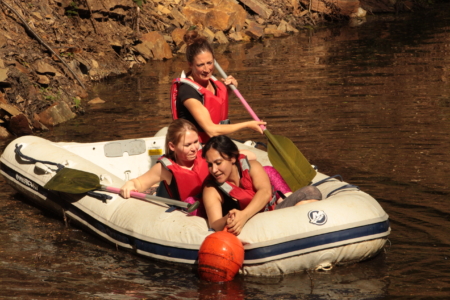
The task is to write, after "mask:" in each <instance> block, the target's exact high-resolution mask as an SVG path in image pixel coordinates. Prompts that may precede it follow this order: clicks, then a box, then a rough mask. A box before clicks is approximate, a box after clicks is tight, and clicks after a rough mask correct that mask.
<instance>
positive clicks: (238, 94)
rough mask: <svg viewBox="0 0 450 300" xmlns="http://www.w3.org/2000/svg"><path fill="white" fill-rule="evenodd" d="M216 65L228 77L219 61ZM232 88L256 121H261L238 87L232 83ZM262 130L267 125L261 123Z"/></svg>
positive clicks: (221, 74)
mask: <svg viewBox="0 0 450 300" xmlns="http://www.w3.org/2000/svg"><path fill="white" fill-rule="evenodd" d="M214 66H215V67H216V69H217V71H219V73H220V76H222V77H223V78H227V77H228V76H227V74H226V73H225V72H224V71H223V69H222V68H221V67H220V65H219V63H218V62H217V61H216V60H214ZM230 87H231V89H232V90H233V92H234V94H235V95H236V96H237V97H238V98H239V100H241V102H242V105H244V107H245V109H246V110H247V111H248V113H249V114H250V115H251V116H252V118H253V120H255V121H261V120H260V119H259V118H258V116H257V115H256V114H255V112H254V111H253V109H252V108H251V107H250V105H248V103H247V101H245V99H244V97H243V96H242V95H241V93H240V92H239V91H238V89H237V88H236V87H235V86H234V84H230ZM259 126H260V127H261V129H262V130H266V126H264V125H259Z"/></svg>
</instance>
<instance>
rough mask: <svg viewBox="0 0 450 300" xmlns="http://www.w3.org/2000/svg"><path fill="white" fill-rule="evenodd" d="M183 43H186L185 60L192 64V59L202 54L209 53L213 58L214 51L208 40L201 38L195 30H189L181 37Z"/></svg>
mask: <svg viewBox="0 0 450 300" xmlns="http://www.w3.org/2000/svg"><path fill="white" fill-rule="evenodd" d="M183 41H184V42H185V43H186V45H187V48H186V59H187V61H188V62H190V63H193V62H194V57H196V56H197V55H198V54H200V53H202V52H209V53H211V54H212V56H213V58H214V51H213V49H212V47H211V45H210V44H209V42H208V40H207V39H206V38H204V37H203V36H201V35H200V34H199V33H198V32H197V31H196V30H189V31H188V32H186V33H185V35H184V36H183Z"/></svg>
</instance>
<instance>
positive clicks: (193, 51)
mask: <svg viewBox="0 0 450 300" xmlns="http://www.w3.org/2000/svg"><path fill="white" fill-rule="evenodd" d="M184 41H185V43H186V44H187V49H186V59H187V61H188V65H189V72H188V73H187V74H186V78H177V79H175V80H174V82H173V84H172V88H171V93H170V94H171V95H170V97H171V107H172V116H173V118H174V119H179V118H181V119H186V120H188V121H190V122H192V123H193V124H194V125H195V126H196V127H197V129H198V131H199V139H200V142H201V143H206V142H207V141H208V140H209V138H210V137H212V136H216V135H221V134H230V133H233V132H235V131H238V130H241V129H244V128H249V129H253V130H255V131H257V132H259V133H261V134H262V129H261V128H260V126H259V125H266V122H263V121H248V122H242V123H237V124H230V123H229V120H228V90H227V88H226V86H225V85H230V84H234V85H235V86H237V81H236V79H234V78H233V77H232V76H228V78H226V79H223V81H224V84H225V85H224V84H223V83H222V82H220V81H218V80H217V79H216V78H214V77H213V76H212V74H213V71H214V52H213V49H212V47H211V45H210V44H209V43H208V41H207V40H206V39H205V38H204V37H202V36H200V35H199V34H198V32H197V31H195V30H190V31H188V32H187V33H186V34H185V35H184Z"/></svg>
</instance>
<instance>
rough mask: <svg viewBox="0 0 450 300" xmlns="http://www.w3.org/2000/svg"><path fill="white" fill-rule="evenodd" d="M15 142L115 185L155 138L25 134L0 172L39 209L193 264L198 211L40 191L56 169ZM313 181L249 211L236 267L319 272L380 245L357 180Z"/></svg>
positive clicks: (201, 222) (137, 167)
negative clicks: (315, 193)
mask: <svg viewBox="0 0 450 300" xmlns="http://www.w3.org/2000/svg"><path fill="white" fill-rule="evenodd" d="M112 143H115V144H112ZM16 144H17V145H22V148H21V151H22V153H23V154H25V155H27V156H29V157H33V158H34V159H37V160H44V161H52V162H56V163H60V164H62V165H64V166H66V167H70V168H74V169H79V170H83V171H87V172H91V173H94V174H97V175H98V176H99V178H100V181H101V184H104V185H109V186H115V187H120V186H122V185H123V184H124V182H125V181H126V180H128V179H129V178H134V177H136V176H139V175H141V174H143V173H144V172H145V171H146V170H148V168H149V167H151V166H152V165H153V164H154V163H155V162H156V160H157V158H158V157H159V155H160V154H161V151H162V149H163V145H164V138H163V137H152V138H145V139H139V140H127V141H120V142H101V143H89V144H81V143H53V142H50V141H48V140H45V139H42V138H39V137H35V136H25V137H21V138H18V139H16V140H14V141H13V142H12V143H11V144H10V145H8V146H7V148H6V149H5V151H4V152H3V154H2V156H1V159H0V167H1V173H2V175H3V176H4V177H5V179H6V181H7V182H8V183H9V184H10V185H11V186H13V187H14V188H15V189H16V190H17V191H18V192H20V193H22V194H24V195H25V196H27V197H28V198H30V199H32V200H33V201H34V202H36V203H37V204H38V205H40V206H41V207H43V208H44V209H47V210H51V211H53V212H56V213H59V214H61V215H63V216H64V217H65V218H67V219H69V220H70V221H71V223H76V224H77V225H80V226H82V227H84V228H88V229H89V230H90V231H92V232H93V233H95V234H96V235H98V236H99V237H102V238H104V239H106V240H108V241H110V242H112V243H114V244H116V245H118V246H120V247H123V248H126V249H129V250H130V251H133V252H135V253H137V254H140V255H144V256H148V257H152V258H156V259H161V260H165V261H169V262H176V263H183V264H191V265H195V264H196V263H197V258H198V250H199V248H200V245H201V243H202V242H203V240H204V239H205V238H206V237H207V236H208V235H209V234H211V231H209V230H208V224H207V221H206V220H205V219H203V218H200V217H196V216H188V215H187V214H186V213H185V212H183V211H181V210H170V209H169V207H168V206H167V205H165V204H163V203H158V202H156V201H155V202H153V203H148V202H145V201H141V200H138V199H123V198H122V197H120V196H119V195H115V194H111V193H107V192H100V191H98V193H102V194H106V195H108V196H110V197H111V199H109V200H106V201H102V200H99V199H97V198H94V197H91V196H89V195H86V194H81V195H70V194H65V193H60V192H54V191H49V190H46V189H44V188H43V186H44V185H45V184H46V183H47V182H48V181H49V180H50V179H51V178H52V177H53V176H54V175H55V174H56V173H55V171H54V170H52V169H54V168H53V167H52V166H49V165H46V164H40V163H33V162H30V161H27V160H26V159H23V158H21V157H20V156H19V155H17V154H16V153H15V151H14V150H15V147H16V146H15V145H16ZM136 145H138V146H136ZM239 147H240V148H246V149H249V150H251V151H254V152H255V154H257V156H258V159H259V160H260V161H262V162H263V164H266V165H267V164H270V162H268V159H267V156H266V154H265V152H264V151H261V150H258V149H256V148H252V147H248V146H246V145H243V144H239ZM122 150H123V151H122ZM121 151H122V152H121ZM322 180H325V182H324V183H322V184H320V185H318V186H317V187H318V188H319V189H320V190H321V192H322V195H324V196H327V198H326V199H324V200H322V201H318V202H313V203H309V204H305V205H300V206H296V207H290V208H285V209H281V210H276V211H271V212H264V213H259V214H257V215H255V216H254V217H253V218H251V219H250V220H249V221H248V222H247V224H246V226H245V227H244V229H243V230H242V233H241V234H240V235H239V239H240V240H241V241H242V242H243V244H244V249H245V258H244V265H243V267H242V269H241V270H240V272H241V273H243V274H246V275H254V276H275V275H280V274H288V273H293V272H300V271H302V270H309V269H323V270H328V269H331V268H332V267H333V266H334V265H336V264H343V263H350V262H356V261H361V260H365V259H367V258H370V257H372V256H374V255H376V254H377V253H378V252H379V251H380V250H381V249H382V248H383V246H384V244H385V242H386V239H387V237H388V235H389V233H390V225H389V219H388V215H387V214H386V213H385V212H384V210H383V209H382V208H381V206H380V205H379V203H378V202H377V201H376V200H375V199H374V198H373V197H371V196H370V195H368V194H367V193H364V192H362V191H360V190H359V189H358V188H357V187H354V186H351V185H348V184H347V183H345V182H341V181H340V180H338V179H336V178H329V177H328V176H326V175H325V174H322V173H320V172H318V173H317V176H316V177H315V178H314V180H313V182H319V181H322ZM342 187H343V188H342Z"/></svg>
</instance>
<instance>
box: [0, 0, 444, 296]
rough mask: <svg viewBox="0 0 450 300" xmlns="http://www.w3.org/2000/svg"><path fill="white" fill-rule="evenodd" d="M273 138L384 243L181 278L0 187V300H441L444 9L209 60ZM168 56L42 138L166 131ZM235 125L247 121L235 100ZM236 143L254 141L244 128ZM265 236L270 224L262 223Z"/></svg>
mask: <svg viewBox="0 0 450 300" xmlns="http://www.w3.org/2000/svg"><path fill="white" fill-rule="evenodd" d="M217 56H218V60H219V62H220V63H221V65H222V67H223V68H224V69H225V70H227V71H228V73H230V74H233V75H234V76H235V77H236V78H237V79H238V80H239V90H240V91H241V93H242V94H243V95H244V96H245V97H246V99H247V101H248V102H249V104H250V105H251V106H252V108H253V109H254V110H255V112H256V113H257V114H258V115H259V116H260V117H261V118H262V119H264V120H265V121H268V123H269V127H268V128H269V129H270V131H271V132H272V133H275V134H279V135H284V136H287V137H289V138H290V139H291V140H293V141H294V142H295V144H296V145H297V146H298V147H299V149H301V151H302V152H303V154H304V155H305V156H306V157H307V158H308V159H309V160H310V162H311V163H313V164H315V165H317V166H318V167H319V169H320V171H322V172H324V173H326V174H329V175H334V174H341V175H342V176H343V177H344V179H345V180H346V181H348V182H350V183H353V184H356V185H358V186H359V187H360V188H361V189H363V190H364V191H366V192H368V193H370V194H371V195H373V196H374V197H375V198H376V199H378V200H379V202H380V203H381V205H382V206H383V208H384V209H385V210H386V212H387V213H388V214H389V216H390V220H391V225H392V233H391V235H390V245H388V246H387V247H386V248H385V251H383V253H381V254H380V255H378V256H377V257H375V258H374V259H371V260H369V261H365V262H361V263H357V264H353V265H348V266H338V267H335V268H334V269H333V270H332V271H330V272H327V273H315V272H310V273H301V274H292V275H288V276H285V277H275V278H255V277H242V276H238V277H236V278H235V280H233V281H232V282H230V283H227V284H210V283H205V282H202V281H200V280H199V279H198V278H197V276H196V274H195V273H194V272H193V271H192V270H190V269H189V268H186V267H183V266H180V265H169V264H167V263H164V262H161V261H156V260H149V259H145V258H141V257H137V256H134V255H132V254H130V253H127V252H125V251H123V250H119V251H118V250H117V249H116V248H115V247H114V246H111V245H110V244H106V243H103V242H101V241H98V240H97V239H95V238H94V237H92V236H91V235H89V234H87V233H84V232H82V231H79V230H78V229H77V228H75V227H73V226H71V225H70V224H69V225H68V227H66V226H65V224H64V221H63V220H62V219H61V218H59V217H56V216H53V215H50V214H47V213H45V212H43V211H41V210H40V209H38V208H35V207H33V206H32V205H30V204H29V203H28V202H27V201H26V199H23V198H22V197H21V196H20V195H18V194H16V193H15V192H14V191H13V190H12V189H11V188H10V187H9V186H6V185H5V183H4V181H3V179H0V182H1V184H2V190H1V191H0V198H1V199H2V201H1V202H0V207H1V209H0V228H1V231H0V232H1V234H0V280H1V285H0V296H1V297H3V298H10V299H16V298H17V299H31V298H34V299H50V298H100V299H136V298H137V299H142V298H149V299H197V298H200V299H244V298H245V299H272V298H277V299H382V298H405V299H437V298H442V299H444V298H448V297H450V275H449V273H450V247H449V246H450V237H449V236H450V234H449V231H450V202H449V200H450V197H449V192H450V189H449V183H448V181H449V179H450V176H449V173H450V150H449V146H450V145H449V144H450V141H449V133H450V6H448V5H445V6H442V7H439V8H438V9H436V10H434V11H432V12H427V13H423V12H417V13H415V14H409V15H399V16H381V17H380V16H378V17H376V18H371V19H369V20H368V22H366V23H364V24H362V25H361V26H359V27H350V26H347V25H344V26H339V27H336V28H331V29H323V30H318V31H315V32H303V33H300V34H298V35H296V36H293V37H289V38H285V39H275V40H265V41H263V42H260V43H254V44H241V45H230V46H226V47H223V48H219V49H217ZM184 66H185V62H184V60H183V59H182V58H181V57H180V58H176V59H174V60H171V61H166V62H153V63H150V64H148V65H147V66H145V67H144V68H142V69H140V70H138V71H137V72H135V73H134V74H133V75H130V76H127V77H123V78H119V79H115V80H111V81H108V82H103V83H99V84H97V85H95V86H94V88H93V90H92V96H100V97H101V98H102V99H104V100H106V103H105V104H102V105H95V106H90V107H87V109H86V114H85V115H84V116H83V117H79V118H77V119H75V120H73V121H71V122H69V123H66V124H63V125H62V126H58V127H56V128H54V129H53V130H51V131H49V132H46V133H44V134H43V136H44V137H45V138H48V139H50V140H52V141H77V142H90V141H102V140H113V139H127V138H139V137H143V136H149V135H153V134H154V133H155V132H156V131H157V130H158V129H160V128H161V127H162V126H166V125H167V124H169V122H170V120H171V119H170V112H169V103H168V93H169V85H170V81H171V79H172V78H173V77H175V76H176V74H178V73H179V71H180V70H181V69H182V68H183V67H184ZM231 102H232V103H231V105H230V115H231V119H232V121H234V122H239V121H242V120H248V119H249V116H248V114H247V113H246V112H245V110H244V109H243V108H242V106H241V105H240V103H239V101H238V100H237V99H236V98H234V97H233V98H232V100H231ZM233 137H235V138H237V139H242V140H246V139H253V140H257V141H261V142H264V141H265V138H264V137H263V136H257V135H256V134H254V133H253V132H250V131H242V132H240V133H236V134H234V135H233ZM274 226H276V224H274Z"/></svg>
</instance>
